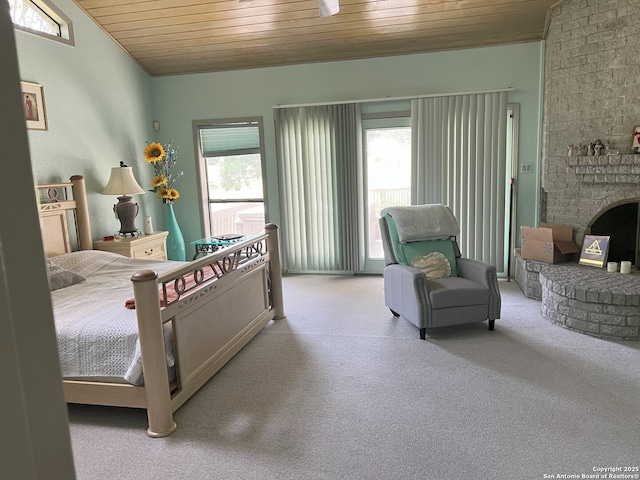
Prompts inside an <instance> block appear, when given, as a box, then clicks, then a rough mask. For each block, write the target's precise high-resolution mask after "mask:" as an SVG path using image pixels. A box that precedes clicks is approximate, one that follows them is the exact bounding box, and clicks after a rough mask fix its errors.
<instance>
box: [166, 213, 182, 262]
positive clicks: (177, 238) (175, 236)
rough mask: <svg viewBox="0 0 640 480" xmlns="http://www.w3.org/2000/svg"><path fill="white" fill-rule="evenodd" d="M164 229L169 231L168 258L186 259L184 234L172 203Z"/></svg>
mask: <svg viewBox="0 0 640 480" xmlns="http://www.w3.org/2000/svg"><path fill="white" fill-rule="evenodd" d="M164 229H165V230H166V231H167V232H169V236H167V258H168V259H169V260H178V261H180V262H184V261H185V259H186V254H185V250H184V237H183V236H182V231H181V230H180V225H178V220H176V214H175V213H174V211H173V205H171V204H169V205H167V215H166V219H165V224H164Z"/></svg>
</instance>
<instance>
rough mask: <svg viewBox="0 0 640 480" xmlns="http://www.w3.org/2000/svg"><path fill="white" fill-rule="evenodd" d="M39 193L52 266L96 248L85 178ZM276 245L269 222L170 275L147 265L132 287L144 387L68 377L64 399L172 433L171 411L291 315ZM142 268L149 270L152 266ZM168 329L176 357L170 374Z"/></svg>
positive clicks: (151, 431) (160, 433)
mask: <svg viewBox="0 0 640 480" xmlns="http://www.w3.org/2000/svg"><path fill="white" fill-rule="evenodd" d="M37 188H38V189H39V191H40V192H41V194H40V198H41V200H40V202H41V203H40V213H41V220H42V231H43V243H44V245H45V250H46V255H47V257H48V258H51V259H52V260H53V261H55V257H56V256H60V257H59V258H63V257H64V256H65V254H68V253H69V252H71V251H73V250H91V249H92V248H93V242H92V240H91V228H90V224H89V215H88V208H87V197H86V191H85V182H84V178H83V177H82V176H73V177H71V179H70V182H69V183H58V184H47V185H39V186H38V187H37ZM69 190H71V192H72V195H70V193H69ZM69 224H70V225H71V227H69ZM278 248H279V247H278V227H277V226H276V225H274V224H267V225H266V226H265V230H264V231H263V233H262V234H260V235H258V236H256V237H254V238H251V239H249V240H246V241H241V242H238V243H236V244H234V245H232V246H230V247H228V248H225V249H223V250H220V251H219V252H216V253H213V254H210V255H207V256H205V257H202V258H200V259H197V260H194V261H192V262H184V263H180V264H176V267H177V268H175V269H173V270H170V271H167V272H166V273H162V274H157V273H156V272H155V271H154V270H151V269H148V268H147V269H145V268H143V267H141V268H143V269H141V270H140V271H137V272H136V273H135V274H133V275H132V276H131V282H132V284H133V295H134V297H135V315H136V317H137V337H138V341H139V347H140V350H139V352H140V356H141V359H142V370H143V372H144V383H143V385H133V384H130V383H126V382H122V383H112V382H105V381H95V380H96V379H95V378H91V379H87V380H85V379H77V378H74V379H69V378H65V379H64V392H65V399H66V401H67V402H68V403H81V404H94V405H110V406H120V407H133V408H143V409H146V410H147V416H148V420H149V427H148V430H147V433H148V435H150V436H152V437H164V436H167V435H170V434H171V433H173V431H174V430H175V429H176V424H175V423H174V420H173V412H175V411H176V410H177V409H178V408H179V407H180V406H181V405H183V404H184V403H185V402H186V401H187V400H188V399H189V397H191V395H193V394H194V393H195V392H196V391H197V390H198V389H199V388H200V387H201V386H202V385H204V384H205V383H206V382H207V381H208V380H209V379H210V378H211V377H212V376H213V375H214V374H215V373H216V372H217V371H218V370H220V368H222V367H223V366H224V365H225V364H226V363H227V362H228V361H229V360H230V359H231V358H232V357H233V356H234V355H235V354H236V353H237V352H238V351H239V350H240V349H241V348H242V347H243V346H244V345H246V344H247V343H248V342H249V341H250V340H251V339H252V338H253V337H254V336H255V335H256V334H257V333H258V332H259V331H260V330H261V329H262V328H263V327H264V326H265V325H266V324H267V323H268V322H270V321H271V320H277V319H282V318H285V315H284V306H283V294H282V277H281V268H280V261H279V250H278ZM102 253H105V252H102ZM112 255H113V254H112ZM141 262H142V265H143V266H144V265H145V263H144V262H146V261H145V260H142V261H141ZM52 297H53V295H52ZM124 300H126V299H123V311H124V310H126V309H125V308H124ZM54 307H55V305H54ZM54 311H55V308H54ZM57 322H58V319H56V323H57ZM167 328H168V329H170V333H171V337H172V338H171V340H172V342H173V350H174V352H173V353H174V358H175V371H172V374H171V375H170V374H169V368H168V367H167V351H166V344H165V332H166V330H167ZM63 375H64V372H63Z"/></svg>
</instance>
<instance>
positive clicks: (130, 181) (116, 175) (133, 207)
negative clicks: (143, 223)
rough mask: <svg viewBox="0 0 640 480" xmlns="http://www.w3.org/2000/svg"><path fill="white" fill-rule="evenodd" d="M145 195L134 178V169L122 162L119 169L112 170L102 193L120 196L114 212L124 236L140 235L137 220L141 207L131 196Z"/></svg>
mask: <svg viewBox="0 0 640 480" xmlns="http://www.w3.org/2000/svg"><path fill="white" fill-rule="evenodd" d="M140 193H145V192H144V190H143V189H142V187H141V186H140V185H138V182H137V181H136V178H135V177H134V176H133V169H132V168H131V167H127V166H126V165H125V164H124V162H120V166H119V167H113V168H112V169H111V177H110V178H109V183H107V186H106V187H105V189H104V190H103V191H102V194H103V195H119V197H118V203H116V204H115V205H114V206H113V212H114V213H115V214H116V218H117V219H118V220H120V231H119V233H120V234H122V235H125V236H126V235H127V234H131V235H132V236H133V235H134V234H136V233H138V229H137V228H136V224H135V220H136V216H137V215H138V211H139V209H140V208H139V207H138V204H137V203H133V202H132V201H131V200H132V197H131V196H130V195H134V194H140Z"/></svg>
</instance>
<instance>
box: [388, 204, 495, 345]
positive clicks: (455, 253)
mask: <svg viewBox="0 0 640 480" xmlns="http://www.w3.org/2000/svg"><path fill="white" fill-rule="evenodd" d="M380 229H381V232H382V246H383V250H384V256H385V263H386V267H385V269H384V297H385V304H386V306H387V307H389V309H390V310H391V313H393V315H394V316H396V317H398V316H400V315H402V316H403V317H404V318H405V319H407V320H409V321H410V322H411V323H413V324H414V325H415V326H416V327H418V328H419V329H420V338H421V339H423V340H424V339H425V337H426V332H427V329H429V328H435V327H443V326H451V325H458V324H464V323H472V322H481V321H485V320H488V324H489V330H493V327H494V322H495V320H496V319H497V318H500V308H501V303H500V290H499V289H498V279H497V275H496V268H495V266H493V265H490V264H488V263H485V262H480V261H477V260H471V259H468V258H461V254H460V250H459V248H458V243H457V241H456V237H457V236H458V234H459V233H460V229H459V226H458V222H457V221H456V219H455V217H454V215H453V212H452V211H451V209H450V208H449V207H448V206H446V205H442V204H430V205H412V206H406V207H389V208H385V209H383V210H382V212H381V218H380Z"/></svg>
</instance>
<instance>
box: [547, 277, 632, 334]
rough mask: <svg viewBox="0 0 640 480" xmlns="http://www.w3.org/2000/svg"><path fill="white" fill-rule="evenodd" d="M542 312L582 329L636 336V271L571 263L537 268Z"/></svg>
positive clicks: (595, 332)
mask: <svg viewBox="0 0 640 480" xmlns="http://www.w3.org/2000/svg"><path fill="white" fill-rule="evenodd" d="M540 284H541V286H542V315H543V317H544V318H546V319H547V320H549V321H550V322H552V323H555V324H557V325H560V326H562V327H565V328H568V329H571V330H576V331H579V332H582V333H586V334H589V335H593V336H595V337H602V338H614V339H618V340H640V273H639V272H637V271H636V270H634V271H633V273H631V274H622V273H609V272H607V271H606V270H603V269H600V268H594V267H588V266H582V265H575V264H557V265H551V264H547V265H545V266H544V267H543V268H542V269H541V270H540Z"/></svg>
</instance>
